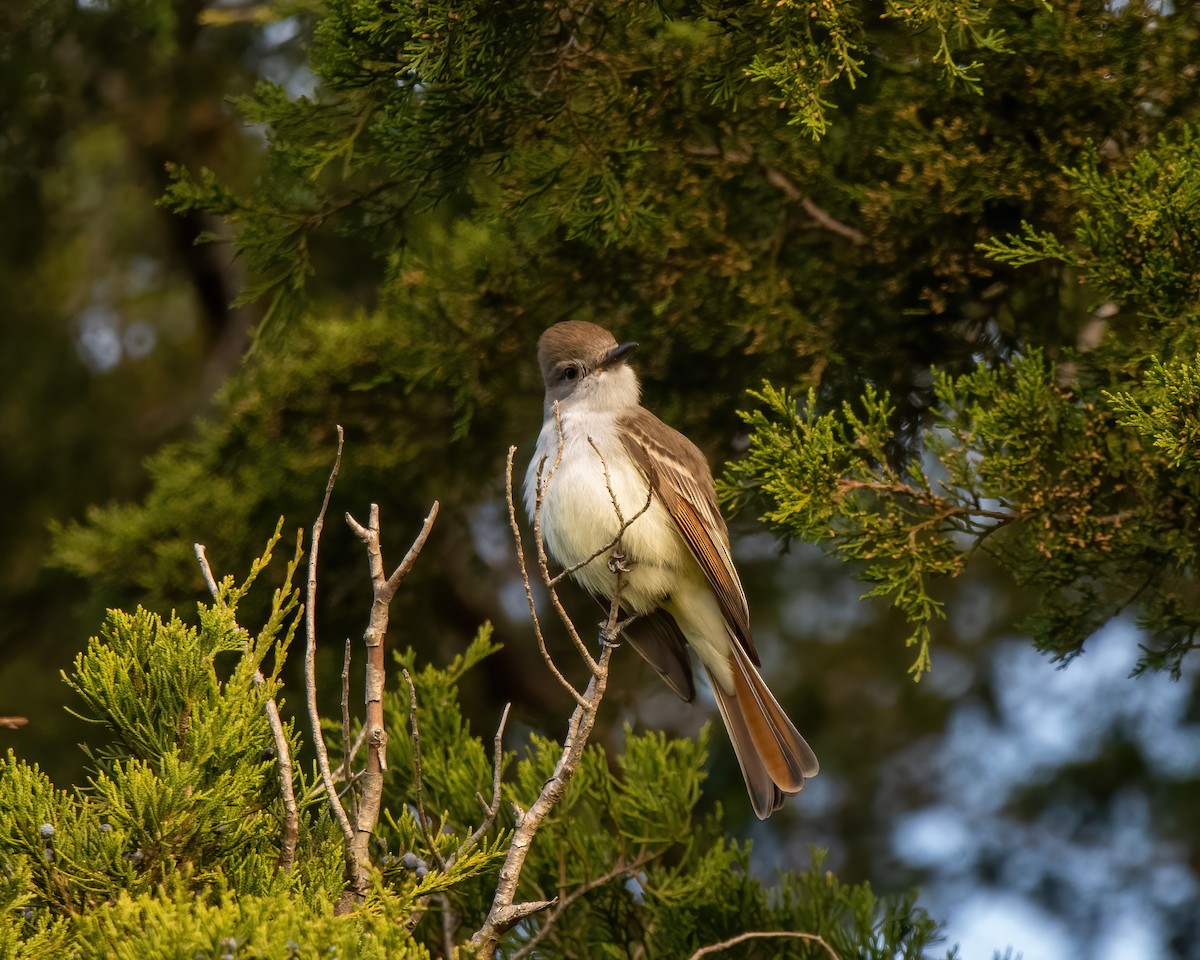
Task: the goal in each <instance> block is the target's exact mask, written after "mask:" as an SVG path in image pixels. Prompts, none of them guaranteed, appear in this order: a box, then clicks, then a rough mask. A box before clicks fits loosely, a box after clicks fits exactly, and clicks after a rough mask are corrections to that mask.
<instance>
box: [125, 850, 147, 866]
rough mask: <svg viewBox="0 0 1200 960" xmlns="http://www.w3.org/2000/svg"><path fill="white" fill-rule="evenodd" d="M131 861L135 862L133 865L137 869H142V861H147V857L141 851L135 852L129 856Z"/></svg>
mask: <svg viewBox="0 0 1200 960" xmlns="http://www.w3.org/2000/svg"><path fill="white" fill-rule="evenodd" d="M129 859H130V860H132V861H133V865H134V866H135V867H140V866H141V865H142V861H143V860H145V859H146V855H145V854H144V853H142V851H141V850H134V851H133V853H131V854H130V855H129Z"/></svg>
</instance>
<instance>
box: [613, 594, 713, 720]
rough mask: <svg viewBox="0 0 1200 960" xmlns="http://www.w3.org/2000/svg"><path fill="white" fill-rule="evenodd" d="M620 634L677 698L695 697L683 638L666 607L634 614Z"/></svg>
mask: <svg viewBox="0 0 1200 960" xmlns="http://www.w3.org/2000/svg"><path fill="white" fill-rule="evenodd" d="M621 635H622V636H623V637H624V638H625V640H626V641H628V643H629V645H630V646H631V647H633V649H634V650H636V651H637V652H638V653H639V654H640V655H641V657H642V659H643V660H645V661H646V662H647V663H648V664H650V666H652V667H653V668H654V670H655V672H656V673H657V674H658V675H659V676H660V677H662V679H663V681H664V682H665V683H666V685H667V686H668V687H670V688H671V689H672V690H673V691H674V692H675V695H676V696H677V697H679V699H681V700H684V701H686V702H687V703H691V702H692V700H694V699H695V698H696V685H695V681H694V680H693V679H692V665H691V662H690V661H689V660H688V652H687V640H686V639H684V636H683V634H682V633H681V632H680V630H679V625H678V624H677V623H676V622H675V621H674V619H673V618H672V617H671V615H670V614H669V613H667V611H666V610H655V611H653V612H652V613H647V614H643V615H642V616H640V617H634V619H633V620H632V622H628V623H627V624H626V626H625V629H624V630H622V631H621Z"/></svg>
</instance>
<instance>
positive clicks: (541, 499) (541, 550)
mask: <svg viewBox="0 0 1200 960" xmlns="http://www.w3.org/2000/svg"><path fill="white" fill-rule="evenodd" d="M558 443H559V447H560V448H561V447H562V435H561V434H560V435H559V439H558ZM560 455H561V449H560ZM542 466H543V464H538V471H537V478H536V481H535V484H536V486H535V495H534V504H533V540H534V545H535V547H536V549H537V558H538V570H539V571H540V572H541V574H542V583H544V584H546V588H547V590H549V592H550V605H551V606H553V607H554V612H555V613H557V614H558V619H559V620H560V621H561V622H562V625H563V627H564V628H565V629H566V631H567V636H569V637H570V638H571V642H572V643H573V644H575V650H576V652H577V653H578V654H579V656H580V658H581V659H582V660H583V662H584V663H586V664H587V668H588V670H589V671H590V672H591V673H595V672H596V658H595V657H593V656H592V653H591V651H590V650H588V648H587V644H586V643H584V642H583V638H582V637H580V636H579V631H578V630H576V629H575V624H574V622H573V621H572V620H571V618H570V616H568V614H567V611H566V608H565V607H563V605H562V601H561V600H559V599H558V592H557V591H556V590H555V589H554V588H553V587H551V586H550V581H551V580H552V579H553V577H551V576H550V558H549V557H548V556H547V555H546V541H545V538H544V537H543V535H542V507H543V505H544V504H545V498H546V488H547V485H548V484H549V481H550V478H551V477H553V476H554V469H553V468H552V469H551V471H550V473H549V475H548V476H547V477H546V478H545V479H544V480H543V477H542Z"/></svg>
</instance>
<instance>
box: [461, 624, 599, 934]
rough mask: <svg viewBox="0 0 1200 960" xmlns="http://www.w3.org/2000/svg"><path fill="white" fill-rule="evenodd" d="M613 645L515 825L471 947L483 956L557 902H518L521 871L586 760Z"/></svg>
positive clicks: (573, 713) (593, 677)
mask: <svg viewBox="0 0 1200 960" xmlns="http://www.w3.org/2000/svg"><path fill="white" fill-rule="evenodd" d="M614 649H615V647H613V646H612V645H610V644H604V645H603V646H602V648H601V650H600V659H599V661H598V663H597V667H598V669H597V670H596V672H595V673H593V674H592V677H591V679H590V680H589V681H588V686H587V690H586V691H585V693H584V695H583V699H584V703H583V704H581V705H580V706H577V707H576V708H575V710H574V711H573V712H572V713H571V720H570V722H569V724H568V725H567V735H566V737H565V738H564V739H563V749H562V753H561V755H560V756H559V758H558V763H557V764H556V765H555V767H554V773H553V775H552V776H551V777H550V779H549V780H547V781H546V782H545V784H543V786H542V790H541V792H540V793H539V794H538V797H537V799H536V800H535V801H534V802H533V804H532V805H531V806H530V808H529V809H528V810H527V811H525V813H524V815H523V816H518V818H517V826H516V829H515V831H514V832H513V839H512V843H511V844H510V845H509V848H508V856H507V857H505V860H504V865H503V866H502V867H501V868H500V879H499V882H498V883H497V885H496V895H495V897H494V898H493V900H492V907H491V910H490V911H489V912H488V916H487V919H486V920H485V921H484V924H483V926H482V927H481V928H480V929H479V930H478V931H476V933H475V935H474V936H473V937H472V938H471V943H472V945H474V946H475V947H476V948H479V950H480V952H481V953H483V954H490V953H491V951H492V950H493V949H494V948H495V946H496V943H497V941H498V940H499V939H500V937H501V936H502V935H503V934H504V933H505V931H507V930H509V929H510V928H511V927H512V926H513V925H514V924H515V923H517V922H519V921H520V920H521V919H523V918H524V917H527V916H529V915H530V914H531V913H536V912H538V911H539V910H544V909H546V908H547V907H549V906H551V905H552V904H553V901H549V900H547V901H536V902H535V903H532V904H529V903H526V904H514V903H513V900H514V898H515V896H516V892H517V884H518V882H519V881H520V879H521V870H522V869H523V868H524V866H525V858H526V857H527V856H528V854H529V849H530V846H531V845H532V843H533V838H534V836H535V835H536V834H537V831H538V829H539V828H540V827H541V824H542V821H543V820H544V819H545V818H546V816H547V814H549V813H550V811H551V810H552V809H554V807H555V805H557V803H558V802H559V801H560V800H561V799H562V797H563V794H564V793H566V790H567V784H568V783H570V781H571V777H572V776H573V775H574V773H575V770H576V769H577V768H578V766H579V762H580V760H581V759H582V758H583V750H584V747H585V746H586V745H587V740H588V737H589V736H590V735H591V732H592V727H593V726H594V725H595V723H596V715H597V713H598V712H599V709H600V701H601V700H602V699H603V698H604V691H605V689H606V688H607V686H608V665H609V661H610V660H611V659H612V654H613V650H614Z"/></svg>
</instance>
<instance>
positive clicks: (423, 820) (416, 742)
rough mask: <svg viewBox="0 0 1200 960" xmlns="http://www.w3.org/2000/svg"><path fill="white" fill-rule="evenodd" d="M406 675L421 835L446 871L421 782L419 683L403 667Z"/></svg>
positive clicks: (414, 780)
mask: <svg viewBox="0 0 1200 960" xmlns="http://www.w3.org/2000/svg"><path fill="white" fill-rule="evenodd" d="M400 672H401V673H402V674H403V675H404V682H405V683H407V684H408V703H409V722H410V729H411V730H412V746H413V790H414V792H415V793H416V801H417V821H418V822H419V823H420V825H421V836H423V837H424V838H425V845H426V846H428V847H429V850H430V852H431V853H432V854H433V855H434V857H435V858H437V862H438V866H440V867H441V868H442V872H443V873H445V872H446V858H445V857H443V856H442V853H441V851H440V850H438V848H437V844H435V843H434V841H433V833H432V832H431V831H430V826H429V817H428V816H427V815H426V813H425V788H424V785H423V784H422V782H421V728H420V727H419V726H418V725H417V685H416V684H415V683H413V678H412V676H410V675H409V672H408V671H407V670H405V669H403V668H401V671H400Z"/></svg>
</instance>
